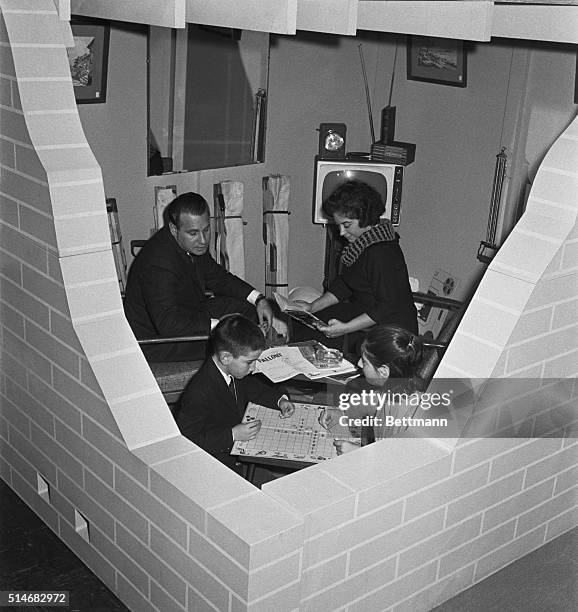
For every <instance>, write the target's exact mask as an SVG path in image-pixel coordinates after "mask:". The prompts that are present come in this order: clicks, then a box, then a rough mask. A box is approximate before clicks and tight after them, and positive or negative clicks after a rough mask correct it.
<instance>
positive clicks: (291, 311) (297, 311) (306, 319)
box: [273, 292, 327, 329]
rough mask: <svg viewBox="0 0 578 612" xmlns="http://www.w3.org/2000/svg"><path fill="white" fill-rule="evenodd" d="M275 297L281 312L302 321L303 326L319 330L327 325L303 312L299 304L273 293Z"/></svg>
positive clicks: (310, 314)
mask: <svg viewBox="0 0 578 612" xmlns="http://www.w3.org/2000/svg"><path fill="white" fill-rule="evenodd" d="M273 297H274V298H275V301H276V302H277V304H278V306H279V308H280V309H281V312H284V313H285V314H286V315H287V316H289V317H291V318H292V319H295V320H296V321H300V322H301V323H303V325H307V327H310V328H311V329H317V328H318V326H319V325H327V323H325V321H322V320H321V319H320V318H318V317H316V316H315V315H314V314H312V313H310V312H307V311H306V310H303V308H301V307H300V306H299V305H298V304H296V303H295V302H293V301H291V300H290V299H288V298H286V297H285V296H283V295H281V294H280V293H277V292H275V293H273Z"/></svg>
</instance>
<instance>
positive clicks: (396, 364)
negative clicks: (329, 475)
mask: <svg viewBox="0 0 578 612" xmlns="http://www.w3.org/2000/svg"><path fill="white" fill-rule="evenodd" d="M422 358H423V346H422V342H421V340H420V339H419V338H418V336H416V335H415V334H413V333H411V332H409V331H407V330H406V329H403V328H402V327H399V326H398V325H376V326H374V327H372V328H371V329H369V330H368V332H367V335H366V339H365V341H364V342H363V344H362V345H361V359H360V360H359V364H358V365H359V367H360V368H361V369H362V370H363V378H361V379H355V380H354V381H352V382H351V383H350V384H348V385H347V387H346V389H345V394H346V395H347V394H352V395H353V394H355V395H358V396H360V399H361V400H362V401H360V402H351V406H349V407H348V408H347V411H346V412H344V411H343V410H341V409H338V408H328V409H326V410H324V412H323V413H322V414H321V416H320V418H319V422H320V423H321V425H323V426H324V427H325V428H326V429H328V430H331V428H332V427H333V426H334V425H335V424H336V423H338V422H340V419H342V418H343V416H344V414H345V415H346V418H347V419H348V420H350V421H351V422H353V421H354V420H355V419H363V418H364V417H370V418H371V420H372V422H373V425H372V426H364V427H361V428H354V427H351V426H350V431H351V433H352V435H353V436H354V437H357V438H359V442H358V443H356V442H351V441H348V440H335V442H334V444H335V446H336V448H337V453H338V454H339V455H341V454H343V453H347V452H349V451H351V450H354V449H356V448H359V446H364V445H365V444H368V443H370V442H373V441H374V440H375V439H376V438H390V437H393V436H394V435H396V434H397V433H398V430H399V429H400V428H399V427H393V426H390V425H387V421H386V418H385V417H386V416H393V417H394V418H400V417H403V416H411V415H412V413H413V412H415V410H416V406H418V405H419V393H420V391H422V390H423V381H422V380H421V379H420V377H419V376H418V375H417V373H416V372H417V369H418V367H419V366H420V365H421V362H422ZM372 390H373V391H374V393H368V391H372ZM364 392H365V393H364ZM341 397H343V394H341ZM384 400H387V401H384Z"/></svg>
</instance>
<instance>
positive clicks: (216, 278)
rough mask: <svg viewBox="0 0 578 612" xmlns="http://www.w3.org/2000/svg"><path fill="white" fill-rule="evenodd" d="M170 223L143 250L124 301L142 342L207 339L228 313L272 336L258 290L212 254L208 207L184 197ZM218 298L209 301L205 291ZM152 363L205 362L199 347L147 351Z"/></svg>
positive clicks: (268, 308) (172, 205)
mask: <svg viewBox="0 0 578 612" xmlns="http://www.w3.org/2000/svg"><path fill="white" fill-rule="evenodd" d="M166 217H167V220H168V222H167V224H166V225H165V227H163V228H162V229H160V230H159V231H158V232H157V233H156V234H155V235H154V236H153V237H152V238H151V239H150V240H148V241H147V243H146V244H145V246H144V247H143V248H142V249H141V250H140V252H139V254H138V255H137V257H136V259H135V260H134V262H133V264H132V266H131V269H130V272H129V275H128V282H127V287H126V294H125V299H124V308H125V314H126V318H127V319H128V322H129V324H130V326H131V328H132V330H133V331H134V333H135V335H136V337H137V338H138V339H145V338H157V337H165V338H167V337H169V338H170V337H175V336H192V335H201V334H202V335H204V334H208V333H209V331H210V329H211V327H213V326H214V325H215V324H216V322H217V320H218V319H219V318H220V317H221V316H223V315H224V314H228V313H231V312H239V313H241V314H244V315H246V316H247V317H249V318H251V319H253V320H255V321H257V320H258V321H259V323H260V324H261V326H262V328H263V330H264V331H267V330H268V329H269V327H270V326H271V323H272V321H273V312H272V310H271V306H270V305H269V303H268V302H267V300H266V299H265V296H263V295H262V294H261V293H260V292H259V291H257V290H256V289H254V288H253V287H251V285H249V284H248V283H246V282H245V281H244V280H241V279H240V278H239V277H237V276H235V275H234V274H230V273H229V272H227V271H226V270H225V269H224V268H223V267H222V266H220V265H219V264H218V263H217V262H216V261H215V260H214V259H213V258H212V257H211V255H210V254H209V253H208V248H209V237H210V218H209V207H208V204H207V202H206V200H205V199H204V198H203V197H202V196H200V195H199V194H197V193H192V192H189V193H183V194H182V195H180V196H178V197H177V198H175V199H174V200H173V201H172V202H171V203H170V204H169V206H168V207H167V210H166ZM207 289H208V290H210V291H211V292H213V293H214V295H215V297H213V298H211V299H208V298H207V297H206V294H205V291H206V290H207ZM143 352H144V353H145V356H146V358H147V359H148V360H149V361H187V360H189V359H202V358H204V357H205V354H206V350H205V347H204V346H202V345H200V344H199V343H173V344H166V343H163V344H154V345H147V346H144V347H143Z"/></svg>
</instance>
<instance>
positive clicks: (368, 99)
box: [358, 45, 375, 144]
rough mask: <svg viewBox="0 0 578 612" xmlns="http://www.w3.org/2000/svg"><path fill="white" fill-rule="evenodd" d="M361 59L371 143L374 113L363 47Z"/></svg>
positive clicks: (361, 46)
mask: <svg viewBox="0 0 578 612" xmlns="http://www.w3.org/2000/svg"><path fill="white" fill-rule="evenodd" d="M358 49H359V57H360V59H361V70H362V72H363V82H364V84H365V99H366V101H367V114H368V115H369V129H370V130H371V142H372V144H373V143H374V142H375V129H374V128H373V113H372V111H371V97H370V96H369V85H368V84H367V72H366V71H365V59H364V57H363V45H358Z"/></svg>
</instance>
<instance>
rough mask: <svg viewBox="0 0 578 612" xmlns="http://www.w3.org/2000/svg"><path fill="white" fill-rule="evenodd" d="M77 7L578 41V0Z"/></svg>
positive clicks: (273, 25) (350, 29)
mask: <svg viewBox="0 0 578 612" xmlns="http://www.w3.org/2000/svg"><path fill="white" fill-rule="evenodd" d="M54 2H55V3H56V5H57V7H58V9H59V13H60V16H61V19H63V20H69V19H70V14H71V13H72V14H76V15H83V16H87V17H98V18H101V19H110V20H115V21H128V22H134V23H144V24H149V25H157V26H164V27H171V28H184V27H185V24H186V23H198V24H205V25H214V26H221V27H229V28H238V29H244V30H258V31H263V32H271V33H278V34H289V35H291V34H295V33H296V32H297V31H298V30H309V31H315V32H324V33H330V34H344V35H349V36H355V34H356V32H357V31H358V30H372V31H379V32H394V33H403V34H416V35H423V36H438V37H443V38H454V39H464V40H477V41H489V40H490V39H491V38H492V37H504V38H521V39H526V40H543V41H555V42H566V43H578V1H577V0H550V1H543V2H535V1H533V0H509V1H507V2H502V1H498V0H439V1H438V0H266V1H264V0H163V1H162V2H159V0H54Z"/></svg>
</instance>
